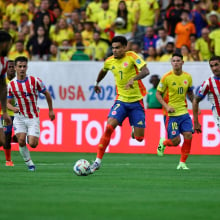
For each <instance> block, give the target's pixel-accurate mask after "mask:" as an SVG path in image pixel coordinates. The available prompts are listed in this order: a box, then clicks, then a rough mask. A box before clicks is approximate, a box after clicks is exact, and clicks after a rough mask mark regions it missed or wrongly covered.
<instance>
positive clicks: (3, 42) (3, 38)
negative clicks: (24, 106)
mask: <svg viewBox="0 0 220 220" xmlns="http://www.w3.org/2000/svg"><path fill="white" fill-rule="evenodd" d="M11 43H12V37H11V35H10V34H8V33H7V32H6V31H0V104H1V110H2V118H3V120H4V122H5V124H6V125H10V124H11V123H12V121H11V118H10V116H9V115H8V113H7V84H6V80H5V75H6V72H7V66H8V61H7V57H6V56H7V54H8V51H9V50H10V47H11ZM2 145H3V146H5V133H4V130H3V126H2V122H1V120H0V146H2Z"/></svg>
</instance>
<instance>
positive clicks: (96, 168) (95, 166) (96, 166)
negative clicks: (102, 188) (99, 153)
mask: <svg viewBox="0 0 220 220" xmlns="http://www.w3.org/2000/svg"><path fill="white" fill-rule="evenodd" d="M100 166H101V164H100V163H98V162H94V163H93V164H92V165H91V166H90V167H89V173H90V174H93V173H94V172H95V171H96V170H98V169H99V168H100Z"/></svg>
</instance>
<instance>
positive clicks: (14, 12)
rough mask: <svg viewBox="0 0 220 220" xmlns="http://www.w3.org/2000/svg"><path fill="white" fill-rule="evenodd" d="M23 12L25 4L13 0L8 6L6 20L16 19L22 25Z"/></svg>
mask: <svg viewBox="0 0 220 220" xmlns="http://www.w3.org/2000/svg"><path fill="white" fill-rule="evenodd" d="M22 12H25V9H24V5H23V4H22V3H21V2H19V1H18V0H11V3H9V4H8V5H7V6H6V12H5V15H6V20H9V21H16V23H17V24H18V25H20V21H21V13H22Z"/></svg>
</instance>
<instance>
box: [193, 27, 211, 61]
mask: <svg viewBox="0 0 220 220" xmlns="http://www.w3.org/2000/svg"><path fill="white" fill-rule="evenodd" d="M209 33H210V31H209V29H208V28H203V29H202V37H200V38H199V39H197V40H196V44H195V49H196V50H197V51H198V52H199V53H200V54H201V60H203V61H209V60H210V58H211V56H212V47H213V42H212V41H211V39H210V38H209Z"/></svg>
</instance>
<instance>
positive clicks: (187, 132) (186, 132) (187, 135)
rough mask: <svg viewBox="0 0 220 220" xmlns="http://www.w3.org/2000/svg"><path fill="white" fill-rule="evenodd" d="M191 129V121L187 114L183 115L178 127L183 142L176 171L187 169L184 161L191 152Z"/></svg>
mask: <svg viewBox="0 0 220 220" xmlns="http://www.w3.org/2000/svg"><path fill="white" fill-rule="evenodd" d="M192 127H193V126H192V120H191V118H190V116H189V115H188V114H187V115H184V116H183V121H182V122H181V125H180V130H181V133H182V135H183V138H184V141H183V145H182V148H181V156H180V161H179V164H178V166H177V169H184V170H187V169H189V168H188V167H187V166H186V160H187V158H188V156H189V154H190V150H191V143H192Z"/></svg>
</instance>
